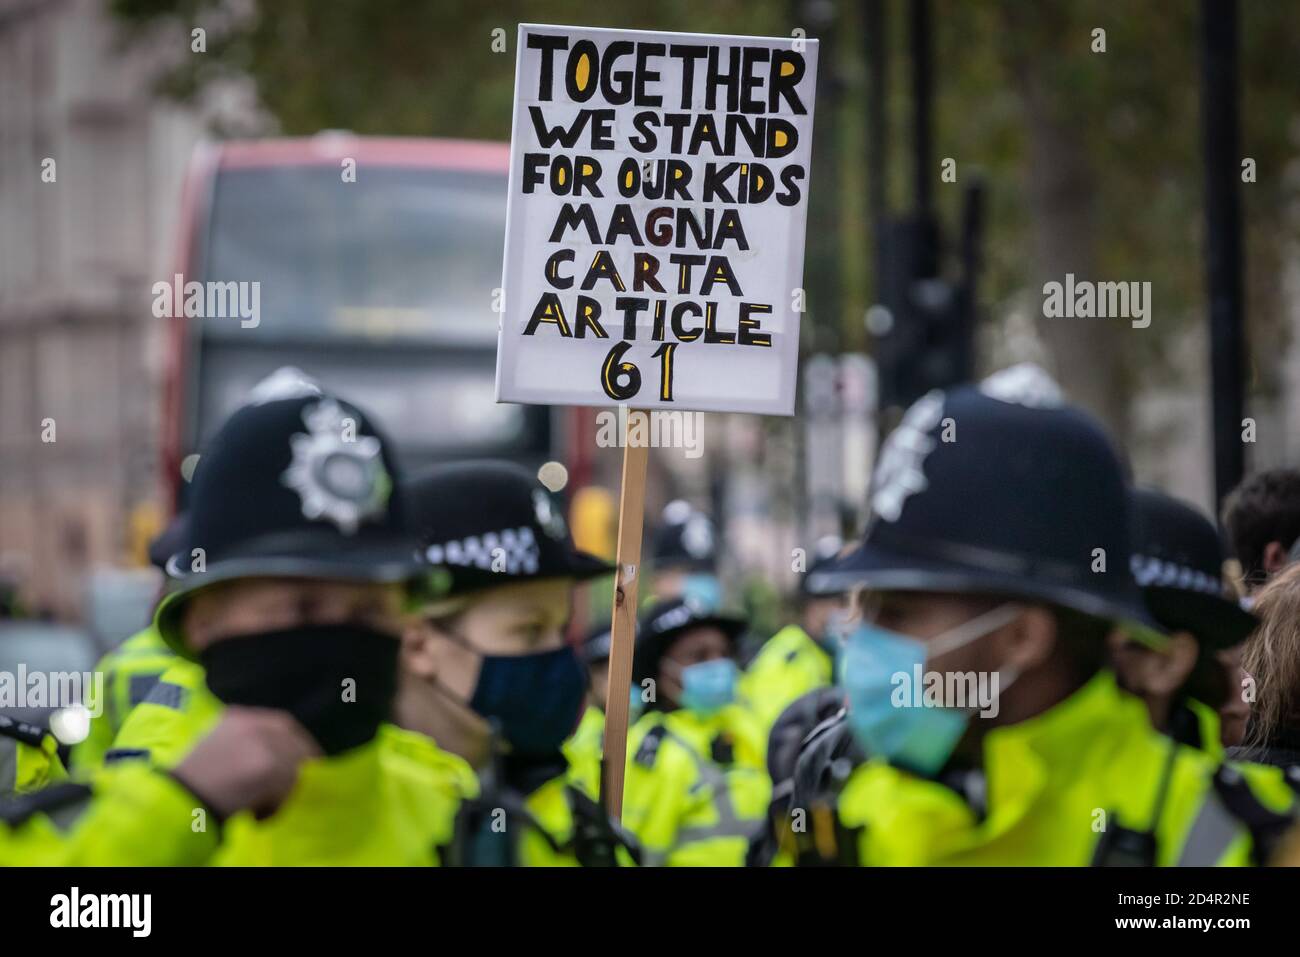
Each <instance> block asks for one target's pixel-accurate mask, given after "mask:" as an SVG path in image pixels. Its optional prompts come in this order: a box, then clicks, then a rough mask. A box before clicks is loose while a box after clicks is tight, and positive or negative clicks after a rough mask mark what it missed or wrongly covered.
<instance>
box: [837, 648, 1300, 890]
mask: <svg viewBox="0 0 1300 957" xmlns="http://www.w3.org/2000/svg"><path fill="white" fill-rule="evenodd" d="M975 720H978V719H975ZM1218 776H1222V780H1220V779H1219V778H1218ZM1240 783H1241V782H1240V778H1239V776H1237V775H1234V774H1233V772H1232V770H1231V769H1228V770H1226V771H1224V770H1221V766H1220V765H1219V764H1218V762H1216V761H1215V760H1214V759H1213V758H1211V757H1210V756H1208V755H1206V754H1203V753H1201V752H1198V751H1195V750H1193V749H1191V748H1188V747H1185V746H1182V745H1178V744H1176V743H1175V742H1173V741H1172V740H1171V739H1170V738H1168V737H1165V736H1164V735H1161V734H1158V733H1157V732H1156V731H1155V730H1154V729H1152V727H1151V725H1150V722H1149V720H1148V717H1147V714H1146V707H1145V705H1144V704H1143V703H1142V702H1141V701H1139V700H1138V699H1137V698H1134V697H1132V696H1131V695H1128V694H1126V693H1124V692H1122V691H1120V690H1119V688H1118V687H1117V685H1116V683H1115V680H1114V678H1113V676H1112V675H1111V674H1110V673H1109V672H1101V673H1100V674H1098V675H1097V676H1095V677H1094V678H1093V679H1092V680H1090V681H1089V682H1088V683H1087V684H1085V685H1084V686H1083V687H1082V688H1081V689H1079V690H1078V691H1077V692H1075V694H1073V695H1071V696H1070V697H1069V698H1067V699H1066V700H1065V701H1063V702H1061V703H1060V704H1058V705H1057V706H1055V707H1054V708H1051V709H1049V710H1048V711H1046V712H1044V713H1043V714H1040V715H1038V716H1036V717H1034V718H1032V719H1030V720H1028V721H1023V722H1020V723H1019V724H1015V725H1008V726H1005V727H1000V728H996V729H994V730H992V731H990V732H989V733H988V734H987V735H986V736H985V738H984V742H983V774H982V785H981V786H980V787H978V788H976V789H974V790H973V791H971V792H970V796H969V797H968V796H965V795H963V794H961V793H959V792H958V791H957V790H955V789H953V788H952V787H949V786H947V785H945V784H941V783H938V782H936V781H931V780H927V779H923V778H919V777H916V776H914V775H911V774H909V773H907V772H905V771H902V770H899V769H897V768H895V767H892V766H891V765H889V764H887V763H886V762H884V761H883V760H880V759H872V760H869V761H867V762H866V763H865V764H863V765H861V766H859V767H858V768H857V769H856V770H854V771H853V773H852V775H851V776H850V777H849V779H848V781H847V782H846V784H845V786H844V788H843V790H842V791H841V792H840V795H839V798H838V805H837V809H838V818H839V825H840V833H839V835H838V836H839V839H840V841H842V842H843V841H848V842H850V843H851V845H852V850H853V851H855V853H854V854H853V858H854V859H855V860H856V862H857V863H860V864H866V865H945V866H961V865H1088V864H1092V863H1100V861H1098V857H1099V856H1102V855H1101V850H1102V849H1104V848H1106V847H1108V846H1111V847H1113V846H1114V844H1115V842H1116V841H1118V840H1119V839H1120V838H1121V837H1123V836H1124V835H1125V834H1126V832H1138V833H1142V834H1145V833H1149V834H1150V835H1151V838H1152V839H1153V841H1154V862H1155V863H1156V864H1159V865H1174V864H1203V865H1214V864H1249V863H1251V862H1252V858H1253V857H1254V856H1255V852H1256V850H1257V848H1256V847H1255V839H1254V837H1253V832H1252V829H1251V828H1250V827H1248V826H1247V825H1246V824H1245V823H1243V819H1242V817H1241V814H1240V813H1239V812H1240V810H1241V809H1240V807H1238V806H1237V805H1239V804H1240V802H1241V801H1242V800H1244V799H1245V798H1247V797H1249V798H1253V799H1254V801H1255V802H1256V804H1257V808H1256V810H1258V811H1259V812H1260V813H1261V814H1266V815H1273V816H1274V817H1275V818H1276V821H1275V822H1274V823H1275V824H1276V825H1280V824H1281V822H1284V821H1286V820H1288V819H1289V818H1290V816H1291V813H1292V808H1293V806H1294V800H1293V795H1292V794H1291V793H1290V789H1289V788H1287V787H1286V785H1285V784H1284V783H1282V782H1281V780H1280V779H1279V778H1275V779H1270V780H1263V779H1259V780H1255V779H1252V780H1251V781H1250V789H1249V793H1248V794H1247V793H1244V792H1243V791H1242V790H1241V789H1240V788H1239V787H1237V786H1236V785H1238V784H1240ZM1162 791H1163V795H1164V796H1163V799H1161V797H1160V795H1161V793H1162ZM977 795H978V796H977ZM1130 836H1131V835H1130ZM1121 843H1124V842H1121ZM1130 846H1131V845H1130ZM1108 860H1110V861H1112V862H1114V861H1115V860H1116V858H1114V857H1111V858H1109V859H1108Z"/></svg>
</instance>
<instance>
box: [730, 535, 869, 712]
mask: <svg viewBox="0 0 1300 957" xmlns="http://www.w3.org/2000/svg"><path fill="white" fill-rule="evenodd" d="M841 544H842V543H841V542H840V540H839V538H836V537H834V536H828V537H827V538H824V539H822V540H821V541H819V542H818V543H817V547H816V549H815V551H814V558H813V562H812V564H811V565H810V566H809V567H808V570H807V571H806V572H805V573H804V574H803V575H802V576H801V577H800V580H799V606H800V608H799V622H798V624H791V625H787V626H786V627H784V628H782V629H781V630H780V631H778V632H777V633H776V634H775V635H773V636H772V637H771V638H769V639H768V640H767V641H766V642H764V643H763V647H762V648H760V649H759V651H758V654H757V655H755V656H754V659H753V660H752V661H751V662H750V663H749V666H748V667H747V668H746V669H745V674H744V676H743V677H742V678H741V680H740V688H739V691H740V697H741V700H743V701H744V703H745V706H746V707H747V708H749V710H750V712H751V713H752V714H753V715H754V717H755V718H756V719H757V721H758V724H759V727H760V729H761V730H762V732H763V734H764V735H765V736H766V735H767V734H768V733H769V732H770V731H771V729H772V726H773V725H774V724H775V723H776V720H777V718H778V717H779V716H780V715H781V713H782V712H783V711H785V709H786V708H787V707H789V706H790V704H791V703H793V702H794V701H795V699H796V698H799V697H800V696H802V695H806V694H808V692H810V691H815V690H816V689H818V688H825V687H827V686H828V685H830V683H831V675H832V671H833V669H834V664H835V653H836V652H837V651H838V650H839V649H838V647H837V646H836V644H835V642H836V638H835V636H833V635H832V634H831V629H832V625H833V623H834V621H835V620H836V617H837V616H839V615H841V614H842V613H843V610H844V606H845V596H843V595H840V594H833V593H831V594H816V593H813V592H812V591H811V590H810V589H809V587H808V583H809V581H816V580H817V577H816V576H818V575H819V574H820V573H821V572H822V571H824V570H826V569H827V568H829V567H830V564H831V563H832V562H833V561H834V559H835V556H836V553H838V551H839V549H840V546H841Z"/></svg>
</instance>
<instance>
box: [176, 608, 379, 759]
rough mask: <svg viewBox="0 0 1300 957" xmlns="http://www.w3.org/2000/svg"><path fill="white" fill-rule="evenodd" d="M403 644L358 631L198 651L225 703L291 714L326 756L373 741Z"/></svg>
mask: <svg viewBox="0 0 1300 957" xmlns="http://www.w3.org/2000/svg"><path fill="white" fill-rule="evenodd" d="M397 652H398V641H397V639H396V638H394V637H393V636H392V635H389V634H385V633H384V632H380V631H372V630H370V629H367V628H363V627H360V626H358V625H304V626H302V627H299V628H289V629H286V630H284V631H267V632H262V633H259V634H254V635H240V636H238V637H236V638H227V639H225V640H223V641H218V642H216V643H214V644H212V645H209V646H208V647H207V648H205V649H204V650H203V651H201V652H199V656H198V657H199V663H200V664H201V665H203V668H204V670H205V671H206V672H207V682H208V688H210V689H211V691H212V693H213V694H214V695H216V696H217V697H218V698H219V699H221V701H223V702H225V703H226V704H234V705H246V706H248V707H254V708H276V709H279V710H281V711H287V712H289V713H290V714H291V715H293V716H294V717H295V718H296V719H297V720H298V722H299V723H300V724H301V725H302V726H303V727H304V728H306V729H307V730H308V731H309V732H310V733H311V735H312V737H313V738H315V739H316V743H317V744H319V745H320V747H321V750H322V751H324V752H325V753H326V754H339V753H340V752H343V751H347V750H349V749H351V748H355V747H357V746H359V745H362V744H365V743H366V742H367V741H369V740H371V739H372V738H373V737H374V736H375V734H376V733H377V732H378V731H379V725H380V724H382V723H383V722H384V721H387V720H388V716H389V713H390V711H391V710H392V704H393V697H394V695H395V694H396V692H397Z"/></svg>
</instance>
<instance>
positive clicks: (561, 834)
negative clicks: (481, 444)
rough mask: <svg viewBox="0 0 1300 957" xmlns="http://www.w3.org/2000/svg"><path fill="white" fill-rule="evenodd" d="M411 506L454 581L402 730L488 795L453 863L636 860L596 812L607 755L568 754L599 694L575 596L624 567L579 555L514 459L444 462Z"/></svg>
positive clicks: (428, 545)
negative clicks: (587, 706)
mask: <svg viewBox="0 0 1300 957" xmlns="http://www.w3.org/2000/svg"><path fill="white" fill-rule="evenodd" d="M407 498H408V501H409V503H410V505H411V508H412V511H413V527H414V528H416V529H417V530H418V531H419V535H420V544H421V547H422V549H423V553H424V557H425V559H426V560H427V562H428V563H429V565H430V566H432V568H433V570H432V572H431V575H432V576H434V577H436V578H438V579H440V580H441V585H440V586H439V587H438V588H436V589H435V588H430V589H429V592H430V593H431V595H432V594H433V593H434V592H436V597H431V598H430V600H429V601H428V602H426V603H425V604H424V605H423V607H422V608H421V609H420V613H419V620H418V621H416V622H414V623H412V624H411V625H409V626H408V628H407V629H406V632H405V635H404V644H403V658H402V661H403V684H402V691H401V694H400V696H399V699H398V704H397V716H398V720H399V722H400V723H401V724H402V725H403V726H404V727H407V728H411V729H414V730H416V731H419V732H421V733H423V734H425V735H427V736H428V737H429V738H430V739H432V740H435V741H437V743H438V744H439V745H440V746H441V747H443V748H445V749H447V750H448V751H450V752H452V753H454V754H457V755H459V756H460V757H462V758H463V759H465V760H466V761H467V762H468V763H469V764H470V765H471V766H473V768H474V769H475V771H476V772H477V773H478V775H479V780H480V783H481V788H482V791H481V794H480V795H479V796H478V797H477V798H476V799H475V800H473V801H470V802H467V803H466V804H465V806H464V809H463V811H462V814H461V816H460V820H459V822H458V827H457V834H456V839H455V841H454V842H452V844H451V845H450V846H449V847H448V848H447V849H446V851H445V855H444V856H445V858H446V860H447V861H448V862H452V863H458V864H480V865H481V864H489V865H516V864H520V865H526V866H535V865H561V866H564V865H583V866H601V865H614V864H620V863H631V862H632V860H633V854H632V852H631V850H629V847H628V844H629V842H628V841H627V840H626V839H625V838H624V837H623V835H622V834H621V833H620V832H619V831H618V830H617V829H616V828H615V827H614V826H613V825H612V824H611V822H610V821H609V819H608V817H607V816H606V814H605V813H604V810H603V809H602V808H601V807H600V806H599V805H598V804H597V802H596V796H597V789H598V787H599V784H598V777H599V757H598V752H597V756H596V761H595V762H591V761H589V760H584V761H582V762H581V763H580V764H575V765H572V766H571V765H570V764H569V762H568V761H567V759H566V757H565V754H564V751H563V747H562V746H563V744H564V741H565V739H566V738H568V737H569V736H570V734H571V733H572V732H573V730H574V728H575V726H576V725H577V724H578V719H579V715H580V714H581V713H582V709H583V706H584V701H585V697H586V693H587V688H588V683H587V678H586V675H585V673H584V671H583V667H582V662H581V661H580V659H579V658H578V655H577V653H576V651H575V650H574V648H573V647H572V646H571V645H570V644H569V643H568V642H567V641H566V638H565V629H566V627H567V625H568V622H569V614H570V609H571V605H572V594H573V587H574V585H575V584H576V583H578V582H581V581H585V580H588V579H591V578H595V577H598V576H602V575H607V574H609V573H610V572H611V571H612V568H611V567H610V566H609V565H608V564H607V563H606V562H604V561H602V560H600V559H598V558H596V557H595V556H592V555H588V554H586V553H584V552H581V551H578V550H577V549H576V548H574V546H573V542H572V539H571V538H570V537H569V531H568V528H567V526H566V524H565V521H564V517H563V515H562V514H561V512H560V510H559V507H558V505H557V504H556V503H554V502H553V501H552V499H551V497H550V494H549V493H548V492H547V490H546V489H545V487H543V486H542V485H541V483H540V482H538V481H537V479H536V478H535V477H534V476H533V475H532V474H530V473H529V472H528V470H526V469H524V468H522V467H520V466H517V465H514V464H511V463H509V462H493V461H481V462H465V463H458V464H454V465H446V466H442V467H440V468H437V469H435V470H433V471H432V472H431V473H429V474H428V475H426V476H423V477H421V478H419V479H417V480H415V481H413V482H412V483H410V485H409V486H408V495H407Z"/></svg>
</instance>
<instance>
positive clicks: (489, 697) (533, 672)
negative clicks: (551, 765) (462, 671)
mask: <svg viewBox="0 0 1300 957" xmlns="http://www.w3.org/2000/svg"><path fill="white" fill-rule="evenodd" d="M481 657H482V662H483V663H482V665H481V666H480V668H479V674H478V684H476V685H475V686H474V694H473V696H472V697H471V698H470V700H469V706H470V707H471V708H472V709H474V711H476V712H477V713H478V714H479V715H481V716H482V717H484V718H486V719H488V720H490V721H495V722H496V723H497V725H498V727H499V728H500V731H501V736H502V737H503V738H505V739H506V741H508V742H509V743H510V747H511V748H512V749H513V750H514V751H515V752H517V753H520V754H526V755H536V756H542V755H548V754H552V753H554V752H555V751H557V750H559V747H560V745H561V743H563V741H564V739H565V738H567V737H568V736H569V735H570V734H571V733H572V732H573V729H574V727H575V726H576V725H577V723H578V717H579V715H580V714H581V711H582V703H583V698H584V697H585V696H586V693H587V673H586V671H585V670H584V669H583V667H582V662H581V661H580V660H579V659H578V656H577V654H576V653H575V652H574V650H573V649H572V648H570V647H567V646H566V647H563V648H557V649H556V650H554V651H543V652H538V653H536V654H528V655H481Z"/></svg>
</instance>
